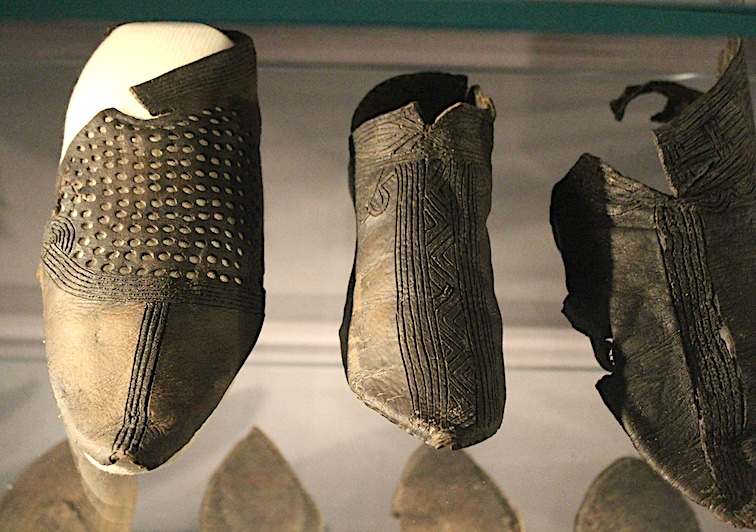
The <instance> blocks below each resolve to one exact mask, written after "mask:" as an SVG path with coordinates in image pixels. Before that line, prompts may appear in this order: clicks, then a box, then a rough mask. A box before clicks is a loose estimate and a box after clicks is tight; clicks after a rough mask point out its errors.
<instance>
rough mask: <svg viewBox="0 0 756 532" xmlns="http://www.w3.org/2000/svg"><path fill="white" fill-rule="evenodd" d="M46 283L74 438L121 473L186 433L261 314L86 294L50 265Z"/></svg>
mask: <svg viewBox="0 0 756 532" xmlns="http://www.w3.org/2000/svg"><path fill="white" fill-rule="evenodd" d="M42 287H43V290H42V291H43V297H44V302H45V328H46V342H47V354H48V366H49V373H50V378H51V383H52V387H53V391H54V393H55V396H56V399H57V401H58V404H59V406H60V409H61V417H62V419H63V421H64V423H65V425H66V429H67V431H68V433H69V436H70V439H71V441H72V443H73V445H75V446H77V447H78V448H79V449H81V450H82V451H83V452H84V453H85V454H86V455H87V456H88V457H89V458H90V460H91V461H92V462H94V463H95V465H100V466H102V467H105V468H112V469H113V470H114V471H115V470H117V472H119V473H135V472H140V471H143V470H150V469H154V468H156V467H158V466H159V465H161V464H163V463H164V462H166V461H167V460H168V459H169V458H171V457H172V456H173V455H174V454H175V453H176V452H178V451H179V450H180V449H181V448H182V447H184V446H185V445H186V444H187V443H188V442H189V440H191V438H192V437H193V435H194V434H195V433H196V432H197V430H199V428H200V427H201V426H202V424H203V423H204V422H205V420H206V419H207V418H208V416H209V415H210V414H211V413H212V411H213V410H214V409H215V407H216V406H217V404H218V402H219V401H220V400H221V398H222V397H223V394H224V393H225V391H226V389H227V388H228V386H229V385H230V383H231V381H232V380H233V378H234V376H235V375H236V373H237V372H238V370H239V368H240V367H241V365H242V364H243V363H244V360H245V359H246V357H247V355H248V353H249V351H250V350H251V348H252V346H253V344H254V342H255V340H256V338H257V335H258V334H259V330H260V327H261V325H262V315H254V314H252V313H249V312H244V311H240V310H234V309H225V308H219V307H209V306H204V305H192V304H185V303H170V304H159V303H158V304H155V303H135V302H127V303H114V302H98V301H89V300H84V299H80V298H77V297H75V296H72V295H69V294H67V293H66V292H64V291H62V290H60V289H59V288H58V287H57V286H55V285H54V283H53V282H52V281H51V280H50V278H49V277H48V276H47V274H46V273H43V274H42ZM113 466H115V467H113Z"/></svg>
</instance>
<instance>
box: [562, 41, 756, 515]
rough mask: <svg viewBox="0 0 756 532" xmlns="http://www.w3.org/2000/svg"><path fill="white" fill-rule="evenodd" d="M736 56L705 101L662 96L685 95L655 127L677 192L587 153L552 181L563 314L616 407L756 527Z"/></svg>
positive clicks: (749, 158) (664, 460) (751, 297)
mask: <svg viewBox="0 0 756 532" xmlns="http://www.w3.org/2000/svg"><path fill="white" fill-rule="evenodd" d="M727 52H728V53H726V55H725V58H726V60H725V65H723V66H726V68H724V69H723V72H722V73H721V76H720V78H719V80H718V81H717V82H716V84H715V85H714V86H713V87H712V88H711V89H710V90H709V91H708V92H706V93H705V94H699V95H698V96H697V97H695V98H690V97H689V94H688V95H686V93H685V91H670V90H667V89H665V88H663V89H662V91H663V92H664V93H665V94H667V95H668V96H669V97H670V98H676V97H677V96H676V95H680V94H682V95H683V96H682V98H683V99H684V100H686V101H688V104H687V105H684V104H683V105H676V104H675V105H668V109H671V110H672V111H671V112H670V113H664V114H666V115H668V116H666V117H665V118H666V119H670V121H669V123H667V124H664V125H662V126H661V127H659V128H658V129H656V130H655V136H656V143H657V145H658V148H659V153H660V157H661V160H662V164H663V166H664V170H665V172H666V174H667V178H668V180H669V184H670V188H671V189H672V195H667V194H663V193H661V192H658V191H656V190H653V189H651V188H649V187H646V186H645V185H643V184H641V183H638V182H636V181H633V180H631V179H629V178H627V177H624V176H622V175H620V174H619V173H618V172H616V171H615V170H613V169H612V168H611V167H610V166H609V165H607V164H606V163H604V162H602V161H601V160H599V159H597V158H596V157H593V156H591V155H584V156H583V157H582V158H581V159H580V160H579V161H578V163H577V164H576V165H575V166H574V167H573V168H572V170H571V171H570V172H569V174H568V175H567V177H565V178H564V179H563V180H562V181H560V182H559V183H558V184H557V185H556V186H555V188H554V191H553V196H552V205H551V223H552V226H553V230H554V236H555V239H556V243H557V246H558V247H559V249H560V251H561V253H562V257H563V259H564V265H565V271H566V275H567V289H568V292H569V295H568V296H567V299H566V300H565V303H564V313H565V314H566V316H567V317H568V318H569V320H570V321H571V322H572V325H573V326H574V327H575V328H576V329H577V330H579V331H581V332H583V333H585V334H587V335H588V336H589V337H590V339H591V342H592V344H593V348H594V351H595V354H596V358H597V360H598V361H599V363H600V364H601V366H602V367H603V368H604V369H606V370H607V371H609V372H611V374H610V375H607V376H606V377H604V378H602V379H601V380H600V381H599V382H598V384H597V388H598V390H599V393H600V394H601V397H602V398H603V400H604V402H605V403H606V405H607V406H608V407H609V409H610V410H611V412H612V413H613V414H614V416H615V417H616V418H617V420H618V421H619V422H620V423H621V425H622V427H623V428H624V429H625V431H626V432H627V434H628V435H629V436H630V439H631V440H632V442H633V444H634V445H635V446H636V447H637V449H638V450H639V452H640V454H641V456H642V457H643V458H644V459H646V461H647V462H648V463H649V464H650V465H651V467H653V468H654V469H655V470H656V471H657V472H658V473H660V474H661V475H662V476H663V477H664V478H665V479H667V480H668V481H669V482H670V483H671V484H672V485H674V486H676V487H678V488H680V489H681V490H682V491H683V492H684V493H685V494H686V495H687V496H689V497H690V498H691V499H693V500H694V501H696V502H698V503H699V504H701V505H703V506H705V507H707V508H709V509H710V510H711V511H712V512H714V513H715V514H716V515H717V517H719V518H720V519H722V520H724V521H727V522H729V523H731V524H733V525H736V526H747V527H751V528H753V527H756V468H755V467H754V466H756V344H755V343H754V342H755V341H756V335H755V334H754V333H755V332H756V313H754V312H753V307H754V305H755V304H756V246H755V243H756V223H754V221H755V220H756V174H755V172H754V164H755V163H756V133H755V132H754V121H753V110H752V107H751V97H750V92H749V87H748V74H747V69H746V64H745V61H744V54H743V52H742V50H741V48H740V45H739V42H737V41H734V42H732V43H731V44H730V46H729V47H728V51H727ZM657 88H658V86H653V85H652V86H651V87H650V89H651V90H656V89H657ZM644 91H645V90H644V89H642V88H640V89H639V88H631V89H630V90H629V91H628V92H626V93H625V95H624V96H623V98H624V99H632V98H633V97H634V96H635V95H637V94H639V93H642V92H644ZM623 107H624V103H623V102H622V101H620V102H618V104H615V108H616V109H621V108H623ZM675 109H676V110H677V113H678V114H676V115H675V116H671V115H674V114H675Z"/></svg>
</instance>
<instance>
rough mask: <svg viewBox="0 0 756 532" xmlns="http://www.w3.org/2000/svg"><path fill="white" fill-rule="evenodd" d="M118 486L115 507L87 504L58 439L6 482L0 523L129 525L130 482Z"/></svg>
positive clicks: (10, 526)
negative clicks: (117, 500) (12, 480)
mask: <svg viewBox="0 0 756 532" xmlns="http://www.w3.org/2000/svg"><path fill="white" fill-rule="evenodd" d="M110 476H112V477H116V476H117V475H110ZM129 478H130V479H133V478H134V477H133V476H132V477H129ZM120 488H121V489H120V490H119V492H118V494H117V498H118V499H119V500H120V503H119V505H118V510H119V511H118V512H115V513H114V512H108V511H104V508H102V507H100V506H97V505H93V504H92V503H91V502H90V496H89V495H88V494H87V493H86V486H85V485H83V484H82V481H81V479H80V477H79V473H78V471H77V468H76V463H75V461H74V457H73V456H72V455H71V449H70V447H69V445H68V442H67V441H62V442H60V443H59V444H57V445H56V446H55V447H53V448H52V449H50V450H49V451H47V452H46V453H45V454H44V455H42V456H41V457H39V458H38V459H37V460H35V461H34V462H33V463H32V464H30V465H29V466H28V467H26V469H24V471H23V472H22V473H21V475H20V476H19V477H18V478H17V479H16V481H15V482H14V483H13V484H12V485H10V486H8V488H7V489H6V491H5V494H4V495H3V496H2V498H1V499H0V525H1V526H0V528H2V529H3V530H14V531H36V530H68V531H77V532H78V531H81V532H84V531H88V530H107V531H110V532H113V531H119V530H123V531H127V530H131V522H132V518H133V510H134V506H133V503H135V502H136V483H135V482H126V483H123V484H121V485H120ZM114 495H116V494H115V493H114ZM124 509H126V511H123V510H124Z"/></svg>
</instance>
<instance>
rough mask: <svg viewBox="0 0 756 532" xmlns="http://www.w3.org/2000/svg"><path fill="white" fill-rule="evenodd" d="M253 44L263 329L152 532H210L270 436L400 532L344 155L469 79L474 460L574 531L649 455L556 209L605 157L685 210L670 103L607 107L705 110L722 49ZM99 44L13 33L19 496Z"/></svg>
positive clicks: (705, 524) (396, 445)
mask: <svg viewBox="0 0 756 532" xmlns="http://www.w3.org/2000/svg"><path fill="white" fill-rule="evenodd" d="M439 4H441V3H439ZM470 4H471V5H479V3H476V2H470ZM492 4H496V5H499V4H497V3H495V2H492ZM557 4H558V3H556V2H552V3H548V6H547V7H549V9H552V8H553V9H556V6H557ZM539 5H540V4H539V3H533V4H532V5H531V6H530V8H534V7H538V6H539ZM559 5H561V4H559ZM578 7H579V8H580V9H594V10H595V9H597V8H596V7H595V6H593V5H587V4H583V3H577V6H576V7H575V8H578ZM624 7H627V6H624ZM644 7H648V8H649V9H656V8H657V7H658V6H655V5H653V6H644ZM687 7H688V6H686V9H687ZM3 9H6V8H3ZM8 9H9V8H8ZM664 9H671V8H670V7H665V8H664ZM707 9H708V8H707ZM596 12H597V11H591V13H596ZM703 12H704V13H706V14H707V15H706V16H708V15H709V14H712V13H714V14H717V13H720V12H721V13H724V11H720V10H713V8H712V10H704V11H703ZM546 13H552V14H553V13H554V11H551V12H549V11H547V12H546ZM96 15H97V14H96V13H95V14H92V15H91V16H96ZM221 15H222V13H220V14H218V17H220V18H222V16H221ZM702 16H703V15H702ZM140 18H143V17H140ZM707 20H708V19H707ZM738 20H744V19H743V17H742V15H739V18H738ZM561 29H569V28H568V27H561ZM573 29H574V28H573ZM247 31H249V33H250V34H251V35H252V36H253V37H254V38H255V40H256V43H257V48H258V57H259V60H260V68H259V93H260V102H261V107H262V115H263V137H262V150H261V151H262V159H263V177H264V186H265V206H266V207H265V208H266V216H265V223H266V228H265V238H266V281H265V284H266V288H267V290H268V310H267V318H266V323H265V326H264V329H263V333H262V336H261V338H260V340H259V342H258V346H257V347H256V348H255V350H254V351H253V353H252V354H251V356H250V358H249V360H248V362H247V363H246V365H245V366H244V368H243V369H242V371H241V372H240V374H239V376H238V378H237V379H236V380H235V382H234V384H233V385H232V386H231V388H230V390H229V392H228V393H227V395H226V397H225V398H224V400H223V401H222V402H221V404H220V407H219V408H218V410H217V412H216V413H215V414H214V415H213V416H212V417H211V418H210V420H209V421H208V423H207V425H206V426H205V427H204V429H203V430H202V431H201V432H200V433H199V435H198V436H197V438H196V440H195V441H194V442H193V443H192V444H191V445H190V446H189V447H188V448H187V449H186V450H185V451H184V452H182V453H181V454H180V456H179V457H177V458H176V460H175V461H174V462H173V463H172V464H169V465H167V466H166V467H162V468H160V469H159V470H158V471H155V472H153V473H150V474H147V475H144V476H142V477H141V478H140V494H139V497H140V498H139V506H138V512H137V520H136V523H135V529H136V530H175V529H196V528H197V522H198V521H197V519H198V514H199V505H200V501H201V498H202V494H203V491H204V488H205V485H206V483H207V480H208V478H209V477H210V475H211V473H212V471H213V470H214V469H215V468H216V467H217V465H218V464H219V463H220V461H221V460H222V459H223V457H224V455H225V453H226V452H228V451H229V450H230V449H231V447H232V446H233V445H234V444H235V443H236V442H237V441H238V440H240V439H241V438H242V437H244V435H245V434H246V433H247V432H248V431H249V430H250V429H251V427H252V426H258V427H260V428H261V429H262V430H263V431H265V432H266V434H267V435H268V436H269V437H270V438H271V439H272V440H273V442H274V443H275V444H276V445H277V446H278V447H279V449H280V450H281V452H282V454H283V455H284V457H285V458H286V459H287V460H288V461H289V462H290V463H291V465H292V467H293V468H294V470H295V472H296V474H297V475H298V476H299V477H300V479H301V480H302V483H303V484H304V486H305V487H306V488H307V490H308V491H309V492H310V493H311V495H312V496H313V498H314V499H315V501H316V503H317V504H318V506H319V507H320V509H321V511H322V512H323V514H324V517H325V520H326V522H327V524H328V526H329V527H330V529H331V530H334V531H339V530H355V529H360V530H398V528H399V526H398V522H397V521H396V520H394V519H392V518H391V514H390V508H391V498H392V496H393V493H394V490H395V488H396V485H397V483H398V481H399V477H400V475H401V472H402V469H403V468H404V465H405V463H406V461H407V459H408V458H409V456H410V455H411V454H412V452H414V450H415V449H416V448H417V447H418V446H419V445H420V443H419V441H417V440H415V439H414V438H411V437H410V436H408V435H407V434H405V433H404V432H402V431H401V430H399V429H397V428H395V427H394V426H392V425H391V424H390V423H389V422H388V421H386V420H385V419H383V418H382V417H381V416H380V415H378V414H377V413H375V412H372V411H370V410H369V409H367V408H366V407H365V406H364V405H362V404H361V402H360V401H359V400H358V399H356V398H355V397H353V396H352V394H351V392H350V391H349V389H348V387H347V384H346V382H345V379H344V373H343V369H342V367H341V362H340V353H339V347H338V338H337V330H338V326H339V322H340V319H341V314H342V307H343V304H344V298H345V290H346V285H347V280H348V277H349V271H350V268H351V264H352V257H353V252H354V213H353V209H352V206H351V204H350V199H349V195H348V192H347V166H348V158H349V154H348V144H347V142H348V137H349V124H350V120H351V115H352V113H353V111H354V108H355V106H356V105H357V104H358V103H359V101H360V99H361V98H362V97H363V96H364V95H365V93H366V92H367V91H368V90H370V89H371V88H372V87H373V86H374V85H375V84H377V83H379V82H381V81H383V80H385V79H387V78H389V77H391V76H393V75H396V74H401V73H406V72H411V71H415V70H427V69H434V70H437V69H443V70H448V71H452V72H455V73H464V74H468V75H469V78H470V82H471V83H474V84H479V85H480V86H481V87H482V89H483V91H484V92H485V93H486V94H487V95H489V96H491V97H492V99H493V100H494V102H495V104H496V108H497V119H496V123H495V131H496V133H495V148H494V155H493V168H494V192H493V207H492V211H491V215H490V217H489V221H488V227H489V231H490V235H491V242H492V256H493V262H494V274H495V281H496V292H497V297H498V300H499V305H500V307H501V309H502V314H503V318H504V324H505V330H504V345H505V360H506V365H507V385H508V404H507V409H506V413H505V417H504V424H503V426H502V428H501V430H500V431H499V433H497V435H496V436H494V437H493V438H491V439H490V440H488V441H486V442H484V443H481V444H479V445H476V446H475V447H473V448H472V449H470V450H469V454H470V455H471V456H472V457H473V458H474V459H475V460H476V461H477V463H478V464H479V465H480V466H481V467H482V468H483V469H484V470H485V471H486V472H487V473H488V475H490V476H491V478H492V479H493V480H494V481H495V482H496V483H497V485H498V486H499V487H500V488H501V489H502V491H503V492H504V493H505V494H506V496H507V497H508V499H509V501H510V502H511V503H512V504H513V505H514V507H515V508H516V509H517V510H518V511H519V514H520V516H521V518H522V523H523V525H524V526H525V528H526V529H527V530H570V529H571V528H572V522H573V518H574V515H575V513H576V512H577V510H578V507H579V506H580V502H581V500H582V498H583V495H584V494H585V491H586V490H587V489H588V486H589V485H590V483H591V482H592V481H593V479H594V478H595V477H596V476H597V475H598V474H599V472H601V471H602V470H603V469H604V468H605V467H607V466H608V465H609V464H610V463H611V462H612V461H613V460H614V459H615V458H618V457H620V456H626V455H630V456H635V455H636V452H635V451H634V449H633V447H632V445H631V444H630V442H629V440H628V438H627V437H626V436H625V434H624V433H623V431H622V430H621V428H620V427H619V426H618V425H617V423H616V422H615V421H614V419H613V418H612V416H611V414H610V413H609V412H608V410H607V409H606V408H605V407H604V405H603V404H602V403H601V400H600V398H599V396H598V394H597V392H596V390H595V389H594V384H595V382H596V381H597V380H598V379H599V378H600V377H601V376H602V375H603V371H601V370H599V369H598V367H597V365H596V363H595V361H594V359H593V355H592V353H591V349H590V346H589V343H588V340H587V339H586V338H585V337H583V336H582V335H580V334H579V333H577V332H575V331H573V330H572V329H570V328H569V325H568V323H567V321H566V319H565V318H564V317H563V316H561V314H560V309H561V304H562V299H563V298H564V296H565V294H566V290H565V287H564V274H563V267H562V263H561V260H560V258H559V255H558V252H557V250H556V248H555V246H554V243H553V238H552V236H551V229H550V226H549V220H548V212H549V200H550V193H551V188H552V186H553V185H554V183H555V182H556V181H557V180H559V179H560V178H561V177H563V176H564V175H565V173H566V172H567V171H568V170H569V168H570V167H571V166H572V164H573V163H574V162H575V161H576V160H577V158H578V157H579V156H580V154H581V153H583V152H586V151H587V152H591V153H594V154H596V155H598V156H601V157H602V158H604V159H605V160H607V161H608V162H610V163H611V164H612V165H613V166H614V167H615V168H617V169H618V170H619V171H621V172H623V173H624V174H626V175H630V176H633V177H635V178H637V179H640V180H643V181H645V182H647V183H648V184H650V185H652V186H654V187H657V188H659V189H661V190H666V183H665V181H664V178H663V174H662V169H661V166H660V165H659V162H658V158H657V156H656V153H655V148H654V145H653V141H652V136H651V132H650V130H651V127H652V124H651V123H650V122H649V120H648V117H649V116H650V115H652V114H654V113H656V112H658V111H659V110H660V109H661V108H662V107H663V105H664V100H663V99H662V98H661V97H658V96H649V97H646V98H642V99H639V100H638V101H636V102H633V105H632V107H631V108H630V110H629V112H628V114H627V116H626V117H625V119H624V121H623V122H622V123H618V122H616V121H615V120H614V118H613V117H612V114H611V112H610V110H609V107H608V102H609V101H610V100H611V99H613V98H615V97H617V96H618V95H619V94H620V93H621V92H622V90H623V89H624V87H625V86H626V85H629V84H635V83H640V82H645V81H647V80H648V79H650V78H651V77H654V78H661V79H676V80H685V82H686V83H688V84H690V85H692V86H694V87H696V88H699V89H706V88H708V87H709V86H710V85H711V83H712V82H713V80H714V78H713V75H712V73H713V71H714V66H715V64H716V53H717V51H718V48H719V46H720V45H721V41H722V40H721V39H690V38H688V39H660V38H625V37H615V38H609V37H598V36H596V37H589V38H585V37H576V36H565V35H548V36H544V35H533V34H516V33H496V32H481V33H477V32H444V31H435V30H434V31H426V30H417V31H406V30H375V29H371V30H356V29H349V28H338V29H335V28H270V27H267V28H266V27H254V28H247ZM640 31H642V30H640ZM694 33H695V32H694ZM102 34H103V24H102V23H100V22H95V23H83V24H82V23H76V24H70V25H68V24H62V25H55V24H33V25H25V24H19V23H8V24H5V25H0V38H2V39H4V40H3V43H4V45H3V50H2V54H3V55H2V56H0V64H2V70H3V76H2V77H0V101H2V102H3V108H4V110H5V111H4V113H2V114H0V161H2V174H1V175H0V280H1V282H0V373H2V375H3V378H2V379H0V449H3V453H0V483H3V485H7V484H10V483H12V482H13V480H14V479H15V478H16V477H17V476H18V474H19V473H20V472H21V470H22V469H23V468H24V467H25V466H26V465H27V464H28V463H30V462H31V461H32V460H34V459H35V458H36V457H37V456H39V455H40V454H41V453H43V452H44V451H46V450H47V449H48V448H50V447H51V446H52V445H53V444H54V443H55V442H57V441H58V440H60V439H62V438H63V437H64V436H65V434H64V430H63V425H62V423H61V422H60V420H59V419H58V417H57V415H58V413H57V408H56V406H55V401H54V399H53V397H52V393H51V390H50V385H49V383H48V379H47V374H46V365H45V362H44V354H43V347H42V327H41V301H40V296H39V292H38V289H37V288H36V280H35V278H34V273H35V270H36V267H37V262H38V259H39V248H40V242H41V235H42V231H43V228H44V225H45V223H46V221H47V218H48V216H49V212H50V209H51V207H52V205H53V201H54V181H55V169H56V165H57V160H58V157H59V153H60V139H61V132H62V128H63V119H64V113H65V108H66V104H67V100H68V96H69V94H70V90H71V88H72V86H73V84H74V83H75V80H76V77H77V75H78V71H79V69H80V68H81V66H82V65H83V64H84V61H85V60H86V57H87V56H88V54H89V52H91V49H93V48H94V46H96V44H97V42H99V40H100V38H101V36H102ZM696 513H697V515H698V518H699V522H700V524H701V527H702V530H705V531H715V532H716V531H724V530H732V528H731V527H729V526H727V525H724V524H722V523H719V522H718V521H717V520H716V519H715V518H713V517H712V516H711V515H710V514H708V513H707V512H706V511H705V510H704V509H701V508H698V507H696Z"/></svg>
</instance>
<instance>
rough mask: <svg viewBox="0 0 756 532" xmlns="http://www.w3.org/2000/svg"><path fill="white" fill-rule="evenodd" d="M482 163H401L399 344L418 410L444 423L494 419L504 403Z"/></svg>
mask: <svg viewBox="0 0 756 532" xmlns="http://www.w3.org/2000/svg"><path fill="white" fill-rule="evenodd" d="M476 169H477V165H475V164H465V163H462V164H456V163H453V162H449V161H442V160H437V159H432V160H429V161H427V160H420V161H414V162H410V163H405V164H401V165H399V166H397V167H396V169H395V174H396V176H397V181H398V183H397V194H398V198H397V221H396V253H395V261H396V272H397V294H398V298H397V328H398V331H399V342H400V350H401V354H402V359H403V362H404V366H405V368H406V372H407V379H408V384H409V390H410V394H411V396H412V404H413V408H414V410H415V412H416V414H417V415H418V417H419V418H421V419H423V420H426V421H428V422H432V423H434V424H435V425H437V426H439V427H441V428H443V429H447V428H453V427H464V426H468V425H472V424H475V423H479V424H482V425H487V424H488V423H492V422H493V418H494V417H495V412H494V410H495V409H494V408H493V406H492V405H494V404H496V403H497V401H496V400H495V399H494V398H493V397H492V396H495V395H496V393H497V390H496V388H495V386H494V383H493V382H489V378H490V376H491V375H492V374H493V372H494V366H495V364H494V360H493V353H495V352H496V349H495V348H494V341H493V332H492V326H491V322H490V317H489V316H488V312H487V309H486V306H485V297H484V293H483V281H482V279H481V276H480V275H479V274H478V271H479V260H480V258H479V257H480V253H479V251H480V250H479V249H478V230H479V228H478V227H477V224H476V216H475V213H476V205H475V203H476V197H477V194H476V193H475V183H476V181H477V179H476V177H477V173H478V172H477V171H476Z"/></svg>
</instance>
